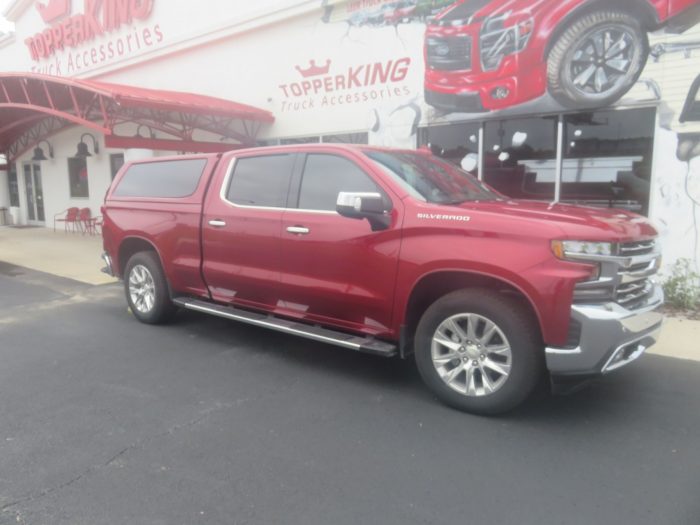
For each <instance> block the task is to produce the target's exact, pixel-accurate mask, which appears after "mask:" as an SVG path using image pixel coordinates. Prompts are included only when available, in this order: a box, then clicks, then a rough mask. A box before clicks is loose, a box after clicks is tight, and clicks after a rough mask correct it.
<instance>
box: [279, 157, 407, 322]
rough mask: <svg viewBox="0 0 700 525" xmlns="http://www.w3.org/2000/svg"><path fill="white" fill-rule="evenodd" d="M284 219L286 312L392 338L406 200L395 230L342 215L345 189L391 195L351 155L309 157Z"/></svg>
mask: <svg viewBox="0 0 700 525" xmlns="http://www.w3.org/2000/svg"><path fill="white" fill-rule="evenodd" d="M302 162H303V171H299V172H298V174H297V175H296V176H295V182H294V183H293V190H292V195H291V198H290V203H289V207H288V209H287V210H286V211H285V212H284V215H283V219H282V233H281V235H282V237H281V250H282V263H281V274H282V275H281V287H280V295H281V299H282V300H281V302H280V304H279V308H278V311H279V313H284V314H286V315H292V316H296V317H300V318H303V319H304V320H307V321H317V322H322V323H329V324H334V325H337V326H341V327H344V328H349V329H353V330H361V331H364V332H368V333H373V334H388V332H389V328H388V327H389V326H390V324H391V314H392V305H393V296H394V285H395V280H396V265H397V262H398V254H399V247H400V224H399V217H400V216H401V211H400V210H401V208H400V206H402V205H401V201H400V200H399V199H394V202H393V203H392V206H393V210H392V221H391V226H390V227H389V228H388V229H386V230H382V231H376V232H373V231H372V229H371V227H370V224H369V222H367V220H358V219H350V218H346V217H342V216H340V215H338V213H336V211H335V205H336V201H337V197H338V193H339V192H340V191H355V192H379V193H381V194H382V195H384V196H385V198H386V199H387V200H389V202H391V200H390V198H389V192H388V191H386V189H385V188H382V187H380V186H379V184H377V182H375V181H374V180H373V179H372V177H370V175H369V174H368V173H367V172H366V171H365V170H364V169H363V168H362V167H361V166H360V165H359V164H358V163H357V161H356V160H355V159H353V158H351V157H350V156H346V155H345V154H344V153H342V152H339V151H333V150H329V152H328V153H326V152H318V153H316V152H314V153H308V154H307V155H305V156H304V158H302V159H300V163H302Z"/></svg>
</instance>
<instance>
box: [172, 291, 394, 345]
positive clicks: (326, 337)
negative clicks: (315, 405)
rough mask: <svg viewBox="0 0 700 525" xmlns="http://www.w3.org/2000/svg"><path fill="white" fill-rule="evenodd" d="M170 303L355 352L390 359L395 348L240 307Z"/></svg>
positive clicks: (198, 302)
mask: <svg viewBox="0 0 700 525" xmlns="http://www.w3.org/2000/svg"><path fill="white" fill-rule="evenodd" d="M173 302H174V303H175V304H176V305H178V306H180V307H182V308H186V309H187V310H194V311H195V312H203V313H205V314H210V315H216V316H218V317H223V318H225V319H232V320H234V321H240V322H242V323H247V324H252V325H254V326H261V327H263V328H269V329H270V330H277V331H278V332H284V333H286V334H292V335H296V336H299V337H305V338H307V339H313V340H314V341H320V342H322V343H328V344H332V345H336V346H342V347H344V348H350V349H351V350H357V351H358V352H365V353H368V354H374V355H381V356H384V357H392V356H395V355H396V353H397V351H396V345H393V344H391V343H387V342H385V341H379V340H377V339H374V338H372V337H361V336H357V335H352V334H346V333H344V332H337V331H335V330H329V329H328V328H321V327H320V326H314V325H308V324H304V323H300V322H297V321H292V320H289V319H281V318H279V317H274V316H272V315H266V314H261V313H257V312H249V311H248V310H241V309H240V308H234V307H232V306H221V305H218V304H215V303H209V302H207V301H201V300H199V299H191V298H188V297H175V298H174V299H173Z"/></svg>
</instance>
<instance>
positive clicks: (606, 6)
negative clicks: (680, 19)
mask: <svg viewBox="0 0 700 525" xmlns="http://www.w3.org/2000/svg"><path fill="white" fill-rule="evenodd" d="M600 10H616V11H622V12H625V13H629V14H630V15H632V16H633V17H635V18H636V19H637V20H638V21H639V23H640V24H641V26H642V29H644V30H645V31H650V30H653V29H655V28H657V27H658V26H659V18H658V14H657V13H656V11H655V10H654V8H653V7H652V6H651V5H650V4H649V2H629V1H628V0H595V1H593V2H585V3H583V5H581V6H580V7H578V8H577V9H574V10H573V11H571V12H570V13H568V14H567V15H566V16H565V17H564V19H563V20H560V21H559V23H558V24H557V26H556V28H555V29H554V31H553V32H552V34H551V35H549V38H548V40H547V45H546V47H545V50H544V57H543V58H544V59H545V60H546V59H547V57H548V56H549V52H550V51H551V50H552V47H553V46H554V43H555V42H556V41H557V39H558V38H559V36H561V34H562V33H563V32H564V31H566V30H567V29H568V28H569V26H570V25H571V24H572V23H573V21H574V20H576V19H577V18H581V17H582V16H585V15H588V14H590V13H593V12H595V11H600Z"/></svg>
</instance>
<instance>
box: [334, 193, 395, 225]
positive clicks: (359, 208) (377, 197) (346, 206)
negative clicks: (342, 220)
mask: <svg viewBox="0 0 700 525" xmlns="http://www.w3.org/2000/svg"><path fill="white" fill-rule="evenodd" d="M335 210H336V211H337V212H338V214H339V215H342V216H343V217H348V218H350V219H367V220H368V221H369V224H370V225H371V226H372V231H377V230H386V229H387V228H388V227H389V225H390V224H391V217H390V216H389V214H388V212H390V211H391V206H387V203H386V202H385V201H384V198H383V197H382V196H381V194H379V193H374V192H372V193H362V192H348V191H341V192H340V193H338V200H337V201H336V205H335Z"/></svg>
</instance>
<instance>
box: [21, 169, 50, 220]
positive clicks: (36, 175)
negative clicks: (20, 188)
mask: <svg viewBox="0 0 700 525" xmlns="http://www.w3.org/2000/svg"><path fill="white" fill-rule="evenodd" d="M24 188H25V191H26V195H27V222H29V224H37V225H43V224H44V221H45V220H46V218H45V217H44V192H43V189H42V185H41V165H40V164H39V163H38V162H26V163H25V164H24Z"/></svg>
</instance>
